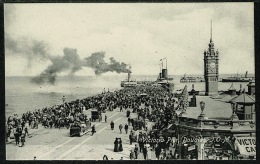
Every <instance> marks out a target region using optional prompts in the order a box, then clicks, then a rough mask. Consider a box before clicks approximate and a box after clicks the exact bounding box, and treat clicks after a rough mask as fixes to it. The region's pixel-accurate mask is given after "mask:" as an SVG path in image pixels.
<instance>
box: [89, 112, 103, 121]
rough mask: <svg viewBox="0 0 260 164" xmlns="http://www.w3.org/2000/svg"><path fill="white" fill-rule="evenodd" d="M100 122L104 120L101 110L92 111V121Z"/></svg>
mask: <svg viewBox="0 0 260 164" xmlns="http://www.w3.org/2000/svg"><path fill="white" fill-rule="evenodd" d="M96 120H98V121H99V122H100V121H101V120H102V114H101V110H99V111H98V110H93V111H91V121H92V122H94V121H96Z"/></svg>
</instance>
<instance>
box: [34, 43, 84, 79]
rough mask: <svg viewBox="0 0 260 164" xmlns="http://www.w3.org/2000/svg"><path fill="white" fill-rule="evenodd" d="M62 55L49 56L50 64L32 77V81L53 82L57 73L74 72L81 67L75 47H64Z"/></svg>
mask: <svg viewBox="0 0 260 164" xmlns="http://www.w3.org/2000/svg"><path fill="white" fill-rule="evenodd" d="M63 53H64V55H63V56H55V57H51V58H50V60H51V62H52V64H51V65H50V66H48V67H47V68H46V69H45V70H44V71H43V72H42V73H41V74H40V75H39V76H36V77H34V78H32V82H34V83H36V84H43V83H50V84H54V83H55V81H56V77H57V74H58V73H61V72H64V71H70V74H72V75H73V74H74V73H75V72H77V71H78V70H80V69H82V61H81V60H80V58H79V55H78V54H77V50H76V49H72V48H64V50H63Z"/></svg>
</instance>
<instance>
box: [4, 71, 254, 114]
mask: <svg viewBox="0 0 260 164" xmlns="http://www.w3.org/2000/svg"><path fill="white" fill-rule="evenodd" d="M126 76H127V75H126V74H118V75H111V76H102V75H101V76H61V77H57V80H56V83H55V84H54V85H50V84H44V85H36V84H34V83H32V82H31V79H32V77H28V76H9V77H5V113H6V117H8V116H11V115H13V114H18V115H21V114H22V113H25V112H27V111H35V110H38V109H42V108H44V107H51V106H53V105H60V104H62V102H63V100H62V97H63V96H65V98H66V99H65V101H66V102H69V101H73V100H76V99H83V98H86V97H89V96H93V95H96V94H99V93H102V92H103V91H104V90H105V91H108V89H109V91H115V90H119V89H121V87H120V82H121V81H122V80H125V79H126ZM186 76H194V77H197V76H198V77H203V76H202V75H186ZM229 76H232V75H228V74H225V75H220V78H225V77H229ZM249 76H250V75H249ZM251 76H252V75H251ZM169 77H173V83H174V90H179V89H183V88H184V86H185V85H187V87H188V90H189V91H190V90H191V89H192V84H194V89H195V90H197V91H205V83H204V82H198V83H180V78H181V77H182V75H172V76H169ZM132 79H134V80H150V81H154V80H156V79H157V76H154V75H147V76H144V75H136V76H135V75H133V76H132ZM231 84H232V83H222V82H219V85H218V86H219V90H228V89H229V88H230V86H231ZM240 84H242V87H243V88H245V91H247V84H248V83H245V82H243V83H240V82H238V83H233V85H234V87H235V88H236V89H237V90H239V89H240Z"/></svg>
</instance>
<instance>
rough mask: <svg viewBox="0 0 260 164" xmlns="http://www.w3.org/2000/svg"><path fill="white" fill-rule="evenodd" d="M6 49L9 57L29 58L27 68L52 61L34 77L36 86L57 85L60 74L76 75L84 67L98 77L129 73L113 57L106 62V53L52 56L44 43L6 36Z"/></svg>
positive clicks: (70, 52) (66, 51)
mask: <svg viewBox="0 0 260 164" xmlns="http://www.w3.org/2000/svg"><path fill="white" fill-rule="evenodd" d="M5 48H6V50H7V51H8V52H6V54H7V55H23V56H25V57H26V58H27V61H28V64H27V66H28V67H29V68H31V66H32V62H33V61H36V59H40V60H43V61H51V65H49V66H48V67H47V68H46V69H45V70H44V71H43V72H42V73H41V74H40V75H38V76H36V77H33V78H32V79H31V81H32V82H33V83H36V84H44V83H48V84H55V81H56V78H57V76H58V74H59V73H62V72H69V74H70V75H74V73H75V72H77V71H78V70H81V69H82V67H89V68H92V69H93V70H94V72H95V74H96V75H100V74H102V73H106V72H117V73H123V72H128V69H127V65H126V64H125V63H120V62H118V61H116V60H115V59H114V58H113V57H111V58H110V62H109V63H107V62H105V60H104V58H105V52H96V53H92V54H91V56H90V57H87V58H85V59H83V60H81V59H80V57H79V55H78V54H77V50H76V49H72V48H64V49H63V56H52V55H51V54H50V53H49V49H50V48H49V46H48V44H47V43H45V42H43V41H37V40H32V39H28V38H19V39H17V40H15V39H13V38H11V37H10V36H9V35H7V34H6V36H5Z"/></svg>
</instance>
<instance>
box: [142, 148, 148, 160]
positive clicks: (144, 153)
mask: <svg viewBox="0 0 260 164" xmlns="http://www.w3.org/2000/svg"><path fill="white" fill-rule="evenodd" d="M143 155H144V159H145V160H146V157H147V147H146V145H145V146H144V148H143Z"/></svg>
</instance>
